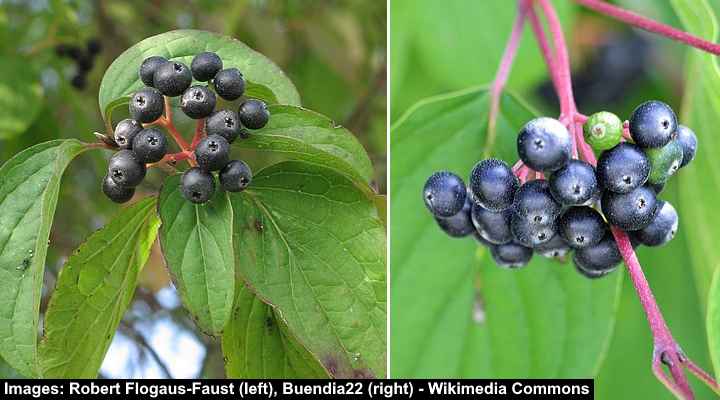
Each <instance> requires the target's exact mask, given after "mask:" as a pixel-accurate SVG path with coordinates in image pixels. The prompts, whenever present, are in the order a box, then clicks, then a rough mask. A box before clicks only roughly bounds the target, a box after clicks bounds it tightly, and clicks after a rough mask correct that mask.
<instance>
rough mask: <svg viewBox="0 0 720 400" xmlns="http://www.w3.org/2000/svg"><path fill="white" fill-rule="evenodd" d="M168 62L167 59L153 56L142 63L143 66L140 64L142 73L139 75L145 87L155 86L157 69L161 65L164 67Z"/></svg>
mask: <svg viewBox="0 0 720 400" xmlns="http://www.w3.org/2000/svg"><path fill="white" fill-rule="evenodd" d="M167 62H168V60H167V59H166V58H165V57H160V56H152V57H148V58H146V59H145V60H144V61H143V62H142V64H140V71H139V73H138V75H140V80H141V81H143V83H144V84H145V86H151V87H154V86H155V82H154V76H155V71H157V69H158V68H159V67H160V66H161V65H163V64H165V63H167Z"/></svg>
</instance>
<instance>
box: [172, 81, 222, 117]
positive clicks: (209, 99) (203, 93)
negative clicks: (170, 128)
mask: <svg viewBox="0 0 720 400" xmlns="http://www.w3.org/2000/svg"><path fill="white" fill-rule="evenodd" d="M180 108H182V110H183V112H184V113H185V115H187V116H188V117H190V118H193V119H200V118H205V117H207V116H208V115H210V113H212V112H213V110H214V109H215V93H213V92H212V90H210V89H208V87H207V86H200V85H195V86H190V87H189V88H188V89H187V90H186V91H185V93H183V95H182V98H181V99H180Z"/></svg>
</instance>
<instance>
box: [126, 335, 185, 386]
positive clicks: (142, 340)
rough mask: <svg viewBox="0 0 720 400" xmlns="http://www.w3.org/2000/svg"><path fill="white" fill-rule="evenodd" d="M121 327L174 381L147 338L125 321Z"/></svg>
mask: <svg viewBox="0 0 720 400" xmlns="http://www.w3.org/2000/svg"><path fill="white" fill-rule="evenodd" d="M120 327H121V328H122V330H123V331H124V333H125V334H126V335H128V336H129V337H130V338H131V339H132V340H134V341H135V342H136V343H137V344H138V345H139V346H140V347H142V348H143V349H145V350H146V351H147V353H148V354H149V355H150V357H151V358H152V359H153V361H155V364H157V365H158V367H159V368H160V370H161V371H162V372H163V374H165V376H166V377H167V378H169V379H172V378H173V377H172V374H170V370H169V369H168V367H167V365H165V363H164V362H163V360H162V359H161V358H160V355H158V353H157V352H156V351H155V349H154V348H153V347H152V346H150V343H148V342H147V340H145V337H144V336H143V335H142V334H140V332H138V331H136V330H135V328H134V327H132V326H131V325H130V324H128V323H126V322H125V321H122V322H121V323H120Z"/></svg>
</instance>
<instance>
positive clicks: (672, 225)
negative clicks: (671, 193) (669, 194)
mask: <svg viewBox="0 0 720 400" xmlns="http://www.w3.org/2000/svg"><path fill="white" fill-rule="evenodd" d="M657 208H658V211H657V214H656V215H655V218H653V220H652V222H650V225H648V226H646V227H645V228H643V229H640V230H637V231H635V232H632V236H633V238H634V239H635V240H637V241H638V242H640V243H642V244H644V245H646V246H662V245H664V244H665V243H667V242H669V241H670V240H672V239H673V238H674V237H675V234H676V233H677V230H678V214H677V211H675V207H673V206H672V204H670V202H667V201H662V200H661V201H659V202H658V206H657Z"/></svg>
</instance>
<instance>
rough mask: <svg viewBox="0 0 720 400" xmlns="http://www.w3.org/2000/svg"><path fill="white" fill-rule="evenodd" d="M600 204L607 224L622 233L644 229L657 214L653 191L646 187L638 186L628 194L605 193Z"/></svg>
mask: <svg viewBox="0 0 720 400" xmlns="http://www.w3.org/2000/svg"><path fill="white" fill-rule="evenodd" d="M601 202H602V211H603V214H604V215H605V218H607V220H608V222H609V223H611V224H613V225H615V226H617V227H618V228H620V229H622V230H624V231H636V230H639V229H643V228H645V227H646V226H648V225H649V224H650V223H651V222H652V220H653V219H654V218H655V213H656V212H657V198H656V195H655V191H654V190H652V189H651V188H649V187H647V186H640V187H639V188H637V189H635V190H633V191H632V192H630V193H612V192H605V193H603V196H602V201H601Z"/></svg>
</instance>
